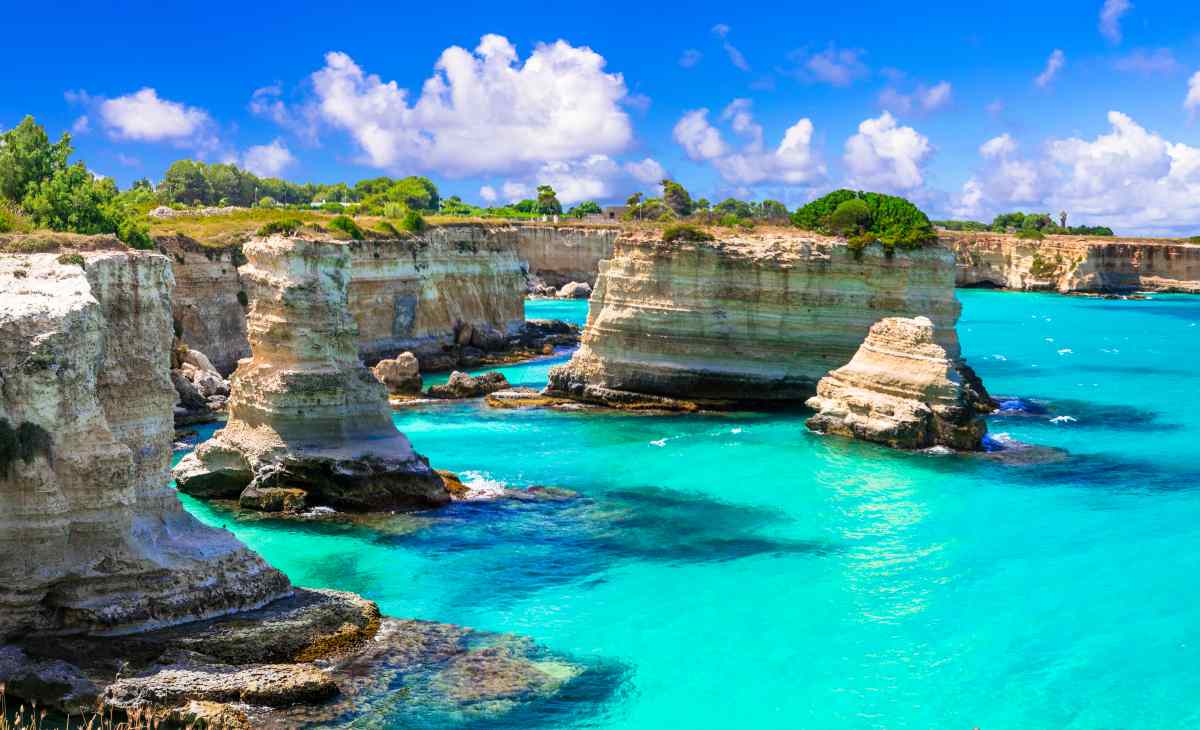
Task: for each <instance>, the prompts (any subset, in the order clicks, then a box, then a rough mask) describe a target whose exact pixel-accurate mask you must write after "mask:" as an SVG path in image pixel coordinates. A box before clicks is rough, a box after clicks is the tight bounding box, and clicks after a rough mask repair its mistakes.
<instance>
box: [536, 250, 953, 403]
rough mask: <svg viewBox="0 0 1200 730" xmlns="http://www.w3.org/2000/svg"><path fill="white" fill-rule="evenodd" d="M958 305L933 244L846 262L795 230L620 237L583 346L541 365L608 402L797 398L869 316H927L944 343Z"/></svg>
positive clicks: (852, 344) (582, 395)
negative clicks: (710, 238)
mask: <svg viewBox="0 0 1200 730" xmlns="http://www.w3.org/2000/svg"><path fill="white" fill-rule="evenodd" d="M959 309H960V306H959V303H958V300H957V299H955V297H954V256H953V254H952V253H951V252H950V251H949V250H947V249H945V248H942V247H938V246H931V247H928V248H924V249H921V250H917V251H903V252H897V253H895V254H894V255H892V256H888V255H886V254H885V253H884V252H883V251H882V250H881V249H880V248H879V247H878V246H872V247H868V248H867V249H866V250H865V251H863V252H862V254H861V256H860V257H856V256H855V255H854V253H853V252H851V251H850V250H849V249H848V247H847V246H846V245H845V243H844V242H842V241H839V240H836V239H826V238H820V237H815V236H812V235H808V234H801V233H798V232H797V233H782V234H770V233H765V234H755V235H733V236H730V237H729V238H726V239H724V240H722V241H716V242H701V243H694V242H674V243H663V242H662V241H661V240H658V239H657V238H652V237H651V235H650V234H631V235H630V236H627V237H624V238H621V239H619V240H618V241H617V243H616V247H615V249H614V251H613V257H612V258H611V259H609V260H607V261H604V262H601V264H600V276H599V278H598V280H597V282H596V288H595V291H594V292H593V294H592V298H591V306H590V311H589V313H588V323H587V327H586V329H585V331H584V335H583V339H582V346H581V347H580V348H579V350H578V351H577V352H576V353H575V355H574V357H573V358H572V359H571V362H570V363H568V364H566V365H563V366H559V367H557V368H554V369H552V370H551V372H550V383H549V387H548V388H547V394H548V395H556V396H570V397H574V398H577V399H581V400H588V401H594V402H601V403H613V404H615V405H618V406H621V405H622V403H626V404H628V403H629V402H631V401H629V399H628V397H627V396H628V394H629V393H634V394H644V395H650V396H658V397H667V398H679V399H686V400H687V401H697V400H731V401H786V400H793V401H794V400H801V399H804V398H807V397H809V396H811V395H812V394H813V392H814V390H815V387H816V384H817V381H818V380H819V379H820V378H821V377H822V376H824V375H825V373H827V372H828V371H829V370H831V369H832V368H835V367H838V366H840V365H842V364H844V363H845V362H847V361H848V360H849V359H850V358H851V356H852V355H853V354H854V351H855V350H856V349H857V347H858V345H859V344H860V343H861V342H862V340H863V338H864V337H866V335H867V331H868V330H869V329H870V326H871V324H873V323H874V322H876V321H878V320H879V319H880V318H881V317H887V316H900V315H910V316H911V315H924V316H927V317H929V318H930V319H931V320H932V321H933V323H934V326H935V337H937V338H938V340H939V342H945V343H947V344H948V343H949V340H950V338H952V337H953V336H954V325H955V322H956V321H957V319H958V314H959ZM635 400H636V399H635ZM660 405H663V407H671V405H670V404H660ZM693 407H694V406H693Z"/></svg>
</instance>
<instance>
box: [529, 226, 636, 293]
mask: <svg viewBox="0 0 1200 730" xmlns="http://www.w3.org/2000/svg"><path fill="white" fill-rule="evenodd" d="M620 233H621V232H620V229H618V228H617V227H616V226H611V227H603V226H529V225H526V226H519V227H515V228H514V235H515V237H516V241H517V251H518V254H519V255H520V257H521V260H522V261H523V262H525V264H526V265H527V266H528V267H529V273H530V274H532V275H533V276H536V277H538V278H540V279H541V280H542V281H543V282H544V283H545V284H548V285H549V286H552V287H554V288H555V289H559V288H561V287H563V286H565V285H567V284H569V283H571V282H573V281H579V282H587V283H589V284H590V283H592V282H594V281H595V280H596V275H597V273H598V272H599V270H600V262H601V261H603V260H604V259H606V258H609V257H610V256H611V255H612V251H613V245H614V244H615V243H616V240H617V236H619V235H620Z"/></svg>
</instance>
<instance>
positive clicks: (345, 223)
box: [329, 215, 364, 241]
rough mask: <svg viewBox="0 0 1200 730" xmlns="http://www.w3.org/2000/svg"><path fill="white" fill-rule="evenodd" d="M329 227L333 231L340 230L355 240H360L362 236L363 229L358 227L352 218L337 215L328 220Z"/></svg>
mask: <svg viewBox="0 0 1200 730" xmlns="http://www.w3.org/2000/svg"><path fill="white" fill-rule="evenodd" d="M329 227H330V228H332V229H333V230H335V231H341V232H342V233H344V234H346V235H347V236H349V237H350V238H353V239H354V240H355V241H361V240H363V238H364V234H363V230H362V229H361V228H359V227H358V224H357V223H355V222H354V219H353V218H350V217H348V216H344V215H339V216H337V217H336V218H334V219H333V220H331V221H329Z"/></svg>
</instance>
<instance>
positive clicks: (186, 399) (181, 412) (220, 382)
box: [171, 342, 229, 428]
mask: <svg viewBox="0 0 1200 730" xmlns="http://www.w3.org/2000/svg"><path fill="white" fill-rule="evenodd" d="M171 383H172V385H174V386H175V396H176V400H175V427H176V428H179V427H181V426H189V425H193V424H197V423H209V422H211V421H215V420H217V415H218V414H219V413H221V412H223V411H224V410H225V402H226V401H227V400H228V399H229V381H228V380H226V379H225V378H223V377H221V373H220V372H218V371H217V369H216V367H215V366H214V365H213V364H212V362H211V361H210V360H209V359H208V357H207V356H205V354H204V353H203V352H200V351H199V350H192V349H190V348H188V347H187V345H183V344H181V343H178V342H176V343H175V346H174V347H173V349H172V353H171Z"/></svg>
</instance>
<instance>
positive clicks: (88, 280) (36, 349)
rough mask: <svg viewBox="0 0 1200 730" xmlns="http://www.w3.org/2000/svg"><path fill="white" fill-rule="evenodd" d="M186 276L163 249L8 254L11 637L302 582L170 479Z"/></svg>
mask: <svg viewBox="0 0 1200 730" xmlns="http://www.w3.org/2000/svg"><path fill="white" fill-rule="evenodd" d="M172 285H173V279H172V275H171V268H170V265H169V262H168V261H167V259H166V258H164V257H162V256H159V255H157V254H149V253H134V252H110V253H83V254H70V255H63V256H56V255H54V254H34V255H24V256H0V383H2V384H3V388H0V576H3V580H2V581H0V638H3V637H9V636H12V635H15V634H25V633H28V632H33V631H36V632H60V633H70V632H81V631H89V632H103V631H129V630H137V629H144V628H147V627H154V626H162V625H169V624H174V623H179V622H184V621H191V620H195V619H198V618H204V617H208V616H215V615H220V614H224V613H228V612H231V611H238V610H243V609H248V608H256V607H258V606H261V605H263V604H265V603H267V602H269V601H272V600H274V599H277V598H279V597H281V596H283V595H286V594H288V593H289V592H290V585H289V584H288V581H287V579H286V578H285V577H284V576H283V575H282V574H281V573H279V572H278V571H276V570H274V569H272V568H270V567H269V566H268V565H266V563H264V562H263V561H262V560H261V559H260V558H259V557H258V556H257V555H255V554H253V553H251V552H249V551H248V550H246V549H245V547H244V546H243V545H242V544H241V543H239V542H238V541H237V540H236V539H234V537H233V536H232V535H231V534H230V533H228V532H225V531H223V530H214V529H211V528H208V527H205V526H203V525H201V524H200V523H199V522H197V521H196V520H195V519H194V518H193V517H191V516H190V515H188V514H187V513H185V512H184V511H183V508H182V506H181V505H180V504H179V501H178V499H176V496H175V493H174V491H173V490H172V489H171V488H170V486H169V481H170V472H169V464H170V459H171V444H172V437H173V434H174V427H173V424H172V419H171V404H172V402H173V401H174V399H175V390H174V388H173V387H172V383H171V380H170V379H169V377H168V375H167V373H168V362H169V358H170V349H171V288H172ZM10 689H11V688H10Z"/></svg>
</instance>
